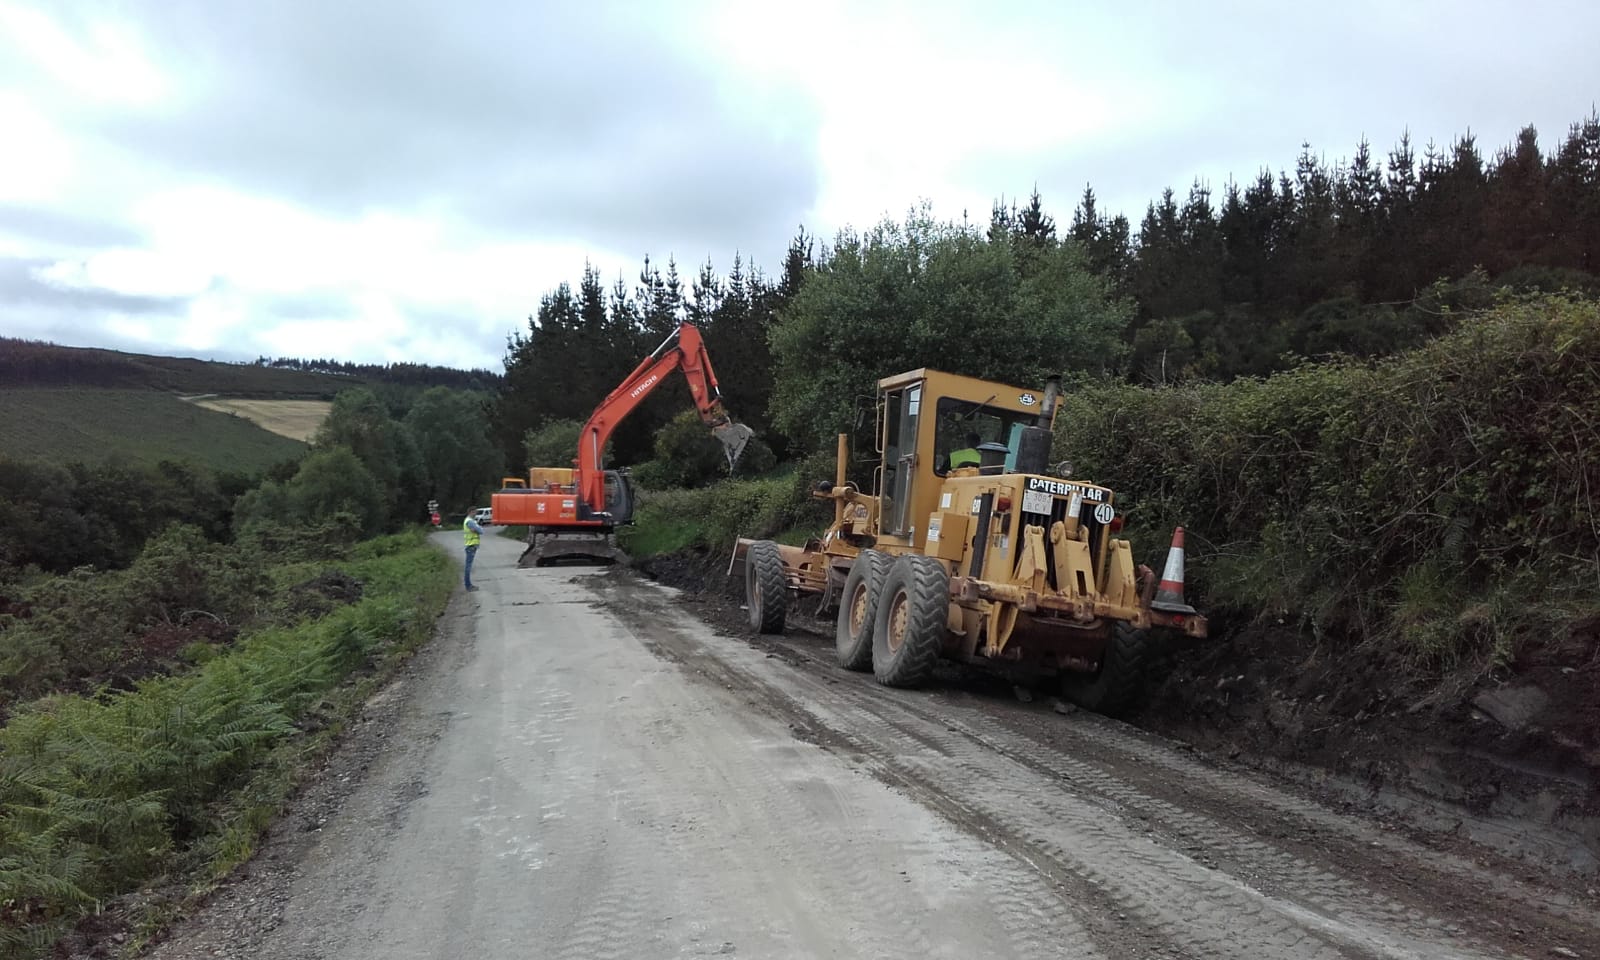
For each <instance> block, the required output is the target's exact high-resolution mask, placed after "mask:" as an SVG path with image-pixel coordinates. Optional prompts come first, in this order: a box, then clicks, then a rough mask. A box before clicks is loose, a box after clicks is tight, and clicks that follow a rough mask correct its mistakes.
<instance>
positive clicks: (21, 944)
mask: <svg viewBox="0 0 1600 960" xmlns="http://www.w3.org/2000/svg"><path fill="white" fill-rule="evenodd" d="M155 546H156V549H155V550H154V551H153V553H152V556H151V557H150V558H149V564H148V566H149V569H145V568H143V567H138V565H136V570H130V571H129V576H128V577H127V578H126V579H125V580H123V581H119V582H121V583H123V585H125V586H126V585H129V584H131V583H132V582H133V581H134V580H136V579H138V577H141V576H142V577H150V578H154V579H155V580H156V581H158V582H159V583H162V584H165V585H166V586H165V589H172V590H177V591H179V592H182V591H188V592H189V593H190V594H191V595H194V594H195V591H197V590H201V589H203V588H202V587H199V586H197V585H196V584H195V582H194V581H195V577H197V576H199V571H198V570H197V569H191V565H189V564H187V563H186V559H185V558H186V557H188V556H189V555H190V554H189V551H190V550H191V549H193V548H196V547H198V546H199V544H198V543H197V542H196V541H195V540H194V539H193V533H192V531H191V532H189V533H180V534H175V535H172V536H171V537H169V538H168V539H166V540H164V541H162V542H161V543H160V544H159V545H155ZM144 562H145V558H141V563H144ZM447 567H448V560H447V559H446V558H445V557H444V555H443V554H441V553H439V552H438V551H436V550H433V549H431V548H429V547H428V546H426V544H425V543H424V541H423V539H422V537H421V535H420V534H407V535H402V536H399V537H395V538H388V539H386V540H383V541H377V542H372V543H368V544H364V545H362V547H360V548H359V549H358V550H356V551H355V558H354V560H353V562H352V563H351V564H350V567H349V569H350V572H351V573H352V574H353V575H355V576H356V577H358V578H360V579H361V580H362V581H363V582H364V583H365V584H366V595H365V598H364V599H363V600H361V601H360V602H359V603H356V604H354V605H350V606H346V607H343V608H340V609H339V610H337V611H335V612H334V613H332V614H330V615H329V616H327V617H324V618H322V619H321V620H315V621H309V622H306V623H302V624H300V625H298V626H295V627H292V628H284V627H277V628H268V629H264V630H260V631H257V632H255V633H253V634H251V635H249V636H246V637H244V638H242V639H241V640H240V641H239V642H238V643H237V644H236V645H235V646H234V647H233V648H231V649H229V650H227V651H225V652H222V653H219V654H218V655H216V656H214V657H212V658H210V659H209V660H208V661H207V662H206V663H204V664H203V665H202V666H200V667H198V668H196V669H195V670H193V671H192V672H190V673H188V674H184V675H181V676H169V677H160V678H156V679H151V680H146V681H144V682H142V683H140V684H138V686H137V687H136V688H135V689H132V690H126V691H122V692H117V693H111V694H108V695H106V696H102V697H79V696H56V697H51V698H48V699H45V700H41V701H39V702H38V703H36V704H34V705H33V706H32V707H30V708H28V709H25V710H22V711H20V712H18V713H16V714H15V715H14V716H13V717H12V718H11V721H10V723H9V724H8V725H7V726H6V728H5V729H4V730H3V731H0V899H4V900H5V901H6V902H7V903H8V904H9V905H10V906H11V908H12V909H11V910H10V911H9V913H8V922H7V923H6V924H5V925H4V926H3V928H0V956H5V957H13V956H15V957H21V956H30V955H36V954H37V953H38V952H39V951H40V950H41V949H42V948H43V947H45V946H47V945H48V943H49V942H50V940H51V937H52V935H53V934H54V933H56V932H58V931H59V929H60V928H61V927H62V926H63V925H64V924H66V923H68V922H70V921H71V920H73V919H74V918H76V917H77V916H78V915H80V914H81V913H82V912H84V911H86V910H89V909H91V908H92V907H93V905H94V903H95V902H96V901H100V900H104V899H105V898H107V897H109V896H112V895H115V894H117V893H120V892H124V891H127V890H129V889H131V888H133V887H134V886H136V885H137V884H139V883H140V882H142V881H144V880H145V879H147V878H149V877H151V876H153V875H155V874H157V873H159V872H161V871H162V870H165V869H168V868H170V867H171V866H172V865H173V864H174V862H175V860H176V858H180V857H183V856H184V855H185V851H187V850H191V849H192V850H196V851H210V852H208V853H207V854H206V855H216V856H225V855H226V852H227V851H228V850H236V849H237V848H238V847H239V846H240V845H241V844H244V843H246V841H245V840H244V839H243V838H242V837H240V836H239V834H238V832H237V827H236V826H235V824H236V823H237V822H239V821H238V819H237V818H241V817H246V816H247V815H250V813H251V810H252V808H251V806H250V805H248V804H244V805H240V804H235V803H230V802H226V801H227V800H228V798H229V795H230V793H231V792H232V791H234V790H236V789H238V788H239V787H241V786H242V785H243V784H244V783H246V782H247V780H249V778H250V777H251V775H252V771H253V770H254V769H256V768H257V767H259V766H260V765H261V764H262V763H263V762H264V760H265V759H266V758H267V757H268V755H269V752H270V751H272V750H273V748H274V746H275V745H277V744H280V743H282V742H284V741H285V740H286V739H287V738H289V737H290V736H292V735H293V734H294V731H295V724H296V721H298V720H300V719H301V718H303V717H305V716H306V715H307V713H308V712H309V711H311V710H312V709H313V708H316V707H317V706H318V705H319V704H320V703H321V702H322V701H323V699H324V698H325V697H326V696H327V695H328V692H329V691H330V690H331V689H332V688H333V687H334V685H336V684H337V683H338V682H339V681H340V680H341V679H342V678H343V677H344V676H345V675H346V674H348V673H349V672H350V671H351V670H353V669H355V668H356V667H358V666H360V665H361V664H362V663H364V662H367V661H368V660H369V659H370V658H371V657H373V656H374V655H377V654H378V653H380V652H381V651H382V650H385V649H388V648H390V647H392V646H394V645H396V644H405V643H408V642H410V640H409V639H408V638H415V637H418V636H420V635H422V634H424V633H425V632H426V631H427V630H428V629H429V628H430V625H431V622H432V615H433V614H435V613H436V612H437V611H438V610H439V609H442V606H443V600H444V597H445V596H446V594H447V593H448V591H449V587H450V584H451V580H450V578H449V577H448V576H446V575H445V573H446V569H447ZM181 602H188V600H187V599H184V600H182V601H181ZM248 822H251V823H254V824H255V825H256V826H257V827H259V825H260V823H261V820H260V819H259V817H255V818H254V819H250V820H249V821H248ZM212 838H219V839H216V840H214V839H212ZM221 838H226V840H227V842H226V843H223V842H221Z"/></svg>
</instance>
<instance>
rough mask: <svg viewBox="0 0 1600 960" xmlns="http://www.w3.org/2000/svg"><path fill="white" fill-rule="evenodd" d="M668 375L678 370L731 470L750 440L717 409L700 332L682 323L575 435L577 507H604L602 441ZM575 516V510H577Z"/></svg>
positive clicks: (744, 430) (716, 391)
mask: <svg viewBox="0 0 1600 960" xmlns="http://www.w3.org/2000/svg"><path fill="white" fill-rule="evenodd" d="M673 370H682V371H683V376H684V379H685V380H687V381H688V382H689V393H690V394H691V395H692V396H693V397H694V406H695V409H696V410H697V411H699V413H700V419H701V421H702V422H704V423H705V425H706V426H707V427H710V428H711V433H712V435H713V436H715V437H716V438H717V439H718V440H719V441H721V443H722V446H723V452H724V453H725V454H726V455H727V458H728V469H729V470H732V469H733V468H734V466H735V465H737V464H738V462H739V457H740V456H741V455H743V453H744V448H745V446H746V445H747V444H749V442H750V437H751V436H752V435H753V433H754V431H752V430H751V429H750V428H749V427H748V426H746V425H744V424H742V423H734V422H733V420H732V418H730V417H729V416H728V413H727V411H726V410H724V409H723V407H722V391H721V390H719V389H718V388H717V375H716V373H715V372H714V371H713V370H712V369H711V357H710V355H709V354H707V353H706V344H705V339H704V338H703V337H701V335H700V329H699V328H698V327H696V326H695V325H694V324H692V323H684V324H682V325H680V326H679V327H678V329H677V330H676V331H674V332H673V333H672V334H670V335H669V336H668V337H667V339H665V340H663V341H662V342H661V345H660V346H659V347H656V349H655V351H654V352H653V353H651V354H650V356H648V357H645V358H644V359H643V360H641V361H640V362H639V365H638V366H637V367H634V368H633V372H632V373H630V374H628V375H627V376H626V377H625V378H623V381H622V382H621V383H620V384H618V385H617V388H616V389H615V390H612V391H611V393H610V394H608V395H607V396H606V398H605V399H604V400H602V401H600V405H599V406H598V407H595V409H594V413H592V414H590V415H589V419H588V421H587V422H585V423H584V425H583V431H582V432H581V433H580V434H579V435H578V459H577V461H576V464H577V469H578V475H577V483H578V494H579V498H580V500H581V502H583V503H587V504H590V505H600V508H601V509H603V508H604V504H605V476H604V470H605V465H604V463H603V461H602V457H603V451H604V450H605V448H606V441H607V440H609V439H611V433H612V431H613V430H615V429H616V428H617V425H618V424H620V423H621V422H622V421H623V420H625V419H627V417H628V416H629V415H630V414H631V413H633V411H634V410H636V409H638V407H639V404H641V403H643V402H644V400H645V398H646V397H648V396H650V394H652V393H654V392H655V389H656V387H659V386H660V385H661V383H662V381H664V380H665V379H666V378H667V375H668V374H670V373H672V371H673ZM580 513H581V508H580Z"/></svg>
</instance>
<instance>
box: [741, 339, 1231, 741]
mask: <svg viewBox="0 0 1600 960" xmlns="http://www.w3.org/2000/svg"><path fill="white" fill-rule="evenodd" d="M1058 390H1059V387H1058V384H1057V382H1056V381H1055V380H1052V381H1051V382H1050V383H1049V385H1048V386H1047V387H1046V388H1045V389H1044V390H1025V389H1019V388H1016V387H1011V386H1007V385H1005V384H999V383H991V382H988V381H983V380H977V379H973V378H971V377H963V376H958V375H955V374H950V373H942V372H939V371H936V370H927V369H922V370H913V371H910V372H908V373H903V374H900V375H898V376H894V377H888V378H886V379H883V380H881V381H879V383H878V397H877V431H876V452H877V453H878V459H877V465H876V467H875V468H874V470H873V473H872V490H871V492H870V493H869V492H867V491H864V490H862V489H859V488H858V487H857V485H856V484H854V483H851V482H850V481H849V480H848V479H847V473H848V470H847V467H848V464H847V462H846V460H847V454H848V444H847V440H846V438H845V437H843V436H841V437H840V438H839V455H838V465H837V468H836V470H835V475H834V478H833V479H832V480H831V481H826V480H825V481H822V482H820V483H818V484H817V486H816V487H815V488H814V490H813V494H812V495H813V496H816V497H820V498H824V499H828V500H831V501H833V504H834V520H833V523H832V524H831V525H830V526H829V528H828V530H827V531H826V533H825V534H824V535H823V536H821V537H820V538H817V539H814V540H812V541H810V542H809V543H807V544H806V545H804V546H801V547H794V546H786V545H782V544H777V543H774V542H772V541H770V540H748V539H741V540H739V542H738V545H737V546H736V547H735V550H734V556H733V559H732V562H730V564H729V572H730V573H731V572H732V570H733V566H734V564H736V563H737V562H738V561H739V560H740V559H741V558H742V559H743V560H744V562H745V593H746V600H747V604H748V610H749V615H750V624H751V626H752V628H754V629H755V630H757V631H759V632H763V633H777V632H781V631H782V630H783V628H784V624H785V622H786V619H787V616H788V612H789V609H790V606H791V602H792V601H797V600H799V599H800V598H802V597H816V598H817V599H818V602H817V612H818V614H819V615H822V614H824V613H826V612H827V611H828V610H830V609H835V608H836V611H837V621H836V628H835V644H836V649H837V654H838V660H839V663H840V665H842V666H844V667H847V668H850V669H853V670H867V669H871V670H872V671H873V673H874V674H875V675H876V677H877V679H878V681H879V682H880V683H883V684H886V685H889V686H898V687H913V686H918V685H920V684H922V683H923V682H924V681H926V680H927V679H928V677H929V675H930V674H931V673H932V671H933V669H934V666H935V664H936V663H937V662H938V660H939V659H940V658H941V657H943V658H949V659H954V660H958V661H963V662H968V663H980V664H990V665H996V666H1000V667H1002V668H1003V669H1004V670H1005V672H1007V673H1008V674H1010V675H1012V676H1022V677H1028V678H1037V677H1043V676H1055V677H1059V678H1060V681H1061V687H1062V693H1063V695H1064V696H1066V697H1068V698H1069V699H1071V700H1074V701H1075V702H1077V703H1079V704H1081V705H1082V706H1084V707H1087V708H1088V709H1091V710H1097V711H1100V712H1105V713H1114V712H1116V711H1118V710H1120V709H1123V708H1126V707H1128V706H1130V705H1131V704H1132V703H1133V702H1134V700H1135V698H1136V697H1137V695H1138V692H1139V688H1140V685H1141V681H1142V679H1143V671H1144V664H1145V661H1146V659H1147V654H1148V652H1149V639H1148V637H1149V631H1150V630H1151V629H1153V628H1166V629H1172V630H1177V631H1180V632H1182V633H1185V634H1187V635H1189V636H1193V637H1204V636H1205V635H1206V630H1207V624H1206V619H1205V617H1203V616H1201V615H1200V614H1199V613H1197V612H1196V611H1195V610H1194V608H1192V607H1190V606H1189V605H1188V604H1187V603H1185V602H1184V600H1183V596H1182V590H1181V582H1182V579H1183V573H1182V528H1179V530H1178V531H1177V532H1176V535H1175V536H1174V548H1173V552H1172V554H1171V555H1169V558H1168V564H1167V567H1168V569H1167V571H1166V572H1165V573H1164V574H1163V576H1162V578H1161V581H1160V583H1159V584H1158V582H1157V579H1156V577H1155V575H1154V574H1153V572H1152V571H1150V570H1149V568H1147V567H1136V565H1135V563H1134V559H1133V549H1132V547H1131V545H1130V544H1129V542H1128V541H1127V540H1125V539H1121V538H1119V537H1117V534H1118V533H1119V532H1120V531H1121V529H1122V518H1121V517H1120V516H1118V514H1117V505H1116V494H1115V492H1114V491H1112V490H1110V489H1109V488H1107V487H1104V486H1101V485H1099V484H1095V483H1091V482H1088V481H1086V480H1081V479H1077V478H1074V477H1072V476H1070V467H1068V466H1067V465H1065V464H1062V465H1058V466H1057V467H1055V468H1051V466H1050V465H1049V459H1050V447H1051V426H1052V424H1053V422H1054V417H1055V408H1056V397H1057V393H1058Z"/></svg>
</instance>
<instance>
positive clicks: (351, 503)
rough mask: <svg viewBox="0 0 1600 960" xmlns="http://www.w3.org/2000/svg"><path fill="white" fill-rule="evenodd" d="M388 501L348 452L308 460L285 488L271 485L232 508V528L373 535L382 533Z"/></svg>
mask: <svg viewBox="0 0 1600 960" xmlns="http://www.w3.org/2000/svg"><path fill="white" fill-rule="evenodd" d="M389 504H390V501H389V500H387V499H386V497H385V493H384V488H383V486H382V485H381V483H380V482H379V481H378V480H377V478H375V477H373V475H372V474H371V473H369V472H368V471H367V469H366V467H365V466H364V465H363V464H362V462H361V461H360V460H359V459H357V457H356V455H355V454H353V453H351V452H350V451H349V450H348V449H346V448H344V447H332V448H328V449H324V450H318V451H317V452H316V453H313V454H312V455H311V456H309V457H306V459H305V460H304V461H302V462H301V464H300V469H299V470H297V471H296V472H295V475H294V477H293V478H291V479H290V480H289V481H288V482H287V483H278V482H276V481H272V480H268V481H266V482H264V483H262V484H261V485H260V486H259V487H257V488H255V489H254V490H251V491H249V492H247V493H246V494H244V495H243V496H242V497H240V498H239V502H238V503H236V504H235V505H234V509H233V524H234V528H235V529H236V530H238V531H240V532H241V534H243V533H248V532H251V531H255V530H258V529H260V528H262V527H276V526H290V527H302V528H304V527H312V526H317V525H319V524H323V523H328V522H334V523H335V524H336V525H339V526H342V525H346V524H349V525H353V526H354V528H355V529H356V530H357V531H359V532H361V533H363V534H365V535H368V536H370V535H372V534H374V533H377V532H378V531H379V530H381V529H382V527H383V525H384V521H385V519H386V518H387V516H388V513H389Z"/></svg>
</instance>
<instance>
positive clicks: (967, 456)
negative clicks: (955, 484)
mask: <svg viewBox="0 0 1600 960" xmlns="http://www.w3.org/2000/svg"><path fill="white" fill-rule="evenodd" d="M982 442H983V438H982V437H979V436H978V435H977V434H976V433H968V434H967V445H966V446H964V447H962V448H961V449H959V450H952V451H950V469H951V470H955V469H957V468H959V467H976V466H978V465H979V464H980V463H982V462H983V458H982V457H981V456H979V455H978V444H980V443H982Z"/></svg>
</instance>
